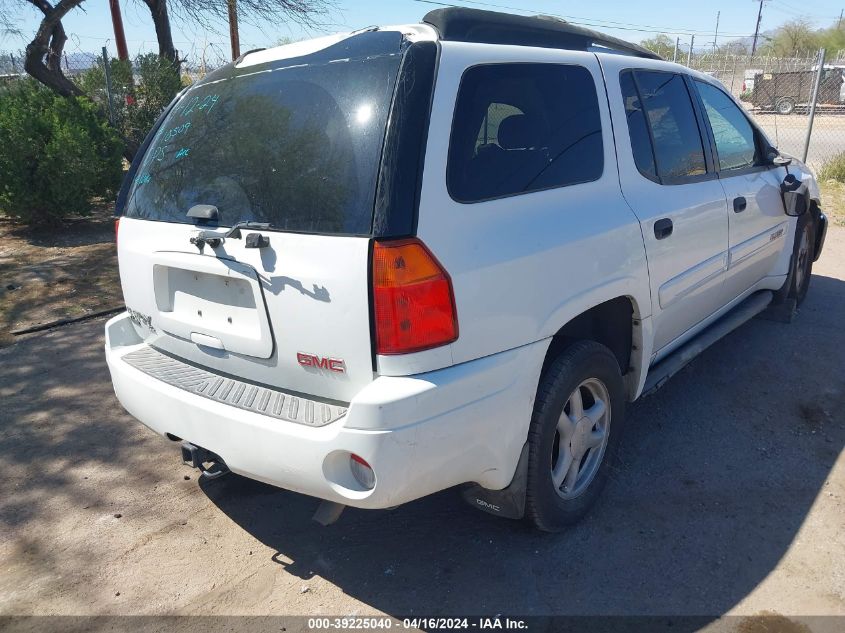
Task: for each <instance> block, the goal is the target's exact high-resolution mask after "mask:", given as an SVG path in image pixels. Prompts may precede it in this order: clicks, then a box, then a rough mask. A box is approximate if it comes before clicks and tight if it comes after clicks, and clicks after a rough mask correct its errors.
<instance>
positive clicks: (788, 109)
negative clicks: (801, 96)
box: [775, 97, 795, 116]
mask: <svg viewBox="0 0 845 633" xmlns="http://www.w3.org/2000/svg"><path fill="white" fill-rule="evenodd" d="M775 111H776V112H777V113H778V114H783V115H784V116H788V115H790V114H792V113H793V112H795V101H793V100H792V99H790V98H789V97H786V98H784V99H780V100H779V101H778V102H777V103H776V104H775Z"/></svg>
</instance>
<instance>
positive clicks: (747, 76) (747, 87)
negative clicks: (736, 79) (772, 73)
mask: <svg viewBox="0 0 845 633" xmlns="http://www.w3.org/2000/svg"><path fill="white" fill-rule="evenodd" d="M762 72H763V71H762V70H760V69H759V68H748V69H746V70H745V71H744V72H743V76H742V92H741V98H742V100H743V101H749V100H750V99H751V94H752V93H753V92H754V80H755V78H756V77H757V75H759V74H761V73H762Z"/></svg>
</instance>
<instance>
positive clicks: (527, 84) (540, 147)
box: [447, 64, 604, 202]
mask: <svg viewBox="0 0 845 633" xmlns="http://www.w3.org/2000/svg"><path fill="white" fill-rule="evenodd" d="M603 167H604V148H603V145H602V132H601V118H600V115H599V104H598V97H597V95H596V87H595V83H594V82H593V77H592V75H591V74H590V72H589V71H588V70H587V69H586V68H583V67H581V66H567V65H560V64H491V65H484V66H476V67H474V68H470V69H469V70H467V71H466V72H465V73H464V76H463V78H462V80H461V87H460V92H459V94H458V100H457V104H456V106H455V118H454V121H453V124H452V136H451V139H450V141H449V162H448V167H447V181H448V186H449V192H450V193H451V195H452V197H453V198H454V199H455V200H458V201H459V202H477V201H479V200H486V199H489V198H498V197H501V196H507V195H512V194H517V193H525V192H529V191H537V190H539V189H548V188H550V187H562V186H565V185H572V184H576V183H581V182H588V181H591V180H596V179H598V178H599V177H600V176H601V174H602V169H603Z"/></svg>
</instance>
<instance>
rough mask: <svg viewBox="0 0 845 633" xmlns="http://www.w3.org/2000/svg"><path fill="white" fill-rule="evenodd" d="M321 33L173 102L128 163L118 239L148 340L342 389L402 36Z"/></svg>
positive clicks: (364, 362)
mask: <svg viewBox="0 0 845 633" xmlns="http://www.w3.org/2000/svg"><path fill="white" fill-rule="evenodd" d="M325 41H326V47H325V48H320V49H319V50H316V51H313V50H311V49H312V48H313V46H312V47H311V48H309V47H306V49H308V50H311V52H309V53H308V54H305V55H301V54H299V53H301V52H302V50H301V47H297V46H295V45H291V47H292V48H291V49H290V50H292V51H294V52H295V53H296V54H297V55H299V56H296V57H287V58H286V57H285V55H284V50H287V49H288V47H282V49H278V50H279V51H282V53H279V52H278V51H276V52H271V51H266V52H262V53H256V54H253V55H248V56H247V57H246V58H245V59H244V60H243V61H242V62H241V63H240V65H233V66H229V67H226V68H224V69H222V70H221V71H218V72H216V73H214V74H213V75H211V76H209V77H208V78H207V79H206V80H205V81H203V82H200V83H199V84H197V85H195V86H193V87H192V88H191V89H189V90H188V91H187V92H186V93H185V94H184V95H183V96H182V97H181V98H180V100H179V101H178V102H177V103H176V104H174V106H173V107H172V108H171V109H170V111H169V113H168V114H167V116H166V118H165V119H164V120H163V121H162V123H161V125H160V127H159V128H158V130H157V132H156V134H155V136H154V137H153V138H152V139H151V140H150V142H149V144H148V148H147V149H146V152H145V155H144V157H143V158H142V159H141V160H140V161H139V162H138V163H137V165H133V169H132V171H131V172H130V173H131V177H132V183H131V185H130V187H129V189H128V192H127V194H126V200H127V202H126V205H125V212H124V214H123V216H124V217H122V219H121V222H120V226H119V239H118V254H119V262H120V274H121V283H122V286H123V291H124V296H125V300H126V305H127V307H128V309H129V310H130V315H131V316H132V317H133V322H134V323H135V327H136V330H137V331H138V332H139V334H141V335H142V336H143V337H144V339H145V341H146V342H147V343H148V344H150V345H152V346H154V347H156V348H157V349H159V350H161V351H163V352H165V353H167V354H170V355H173V356H176V357H179V358H182V359H185V360H187V361H189V362H191V363H195V364H197V365H200V366H202V367H205V368H208V369H209V370H211V371H214V372H217V373H219V374H223V375H229V376H232V377H236V378H239V379H242V380H247V381H251V382H255V383H258V384H263V385H268V386H273V387H279V388H281V389H284V390H286V391H289V392H298V393H301V394H303V395H308V396H312V397H315V398H318V399H326V400H335V401H339V402H341V403H342V402H348V401H350V400H351V399H352V397H353V396H354V395H355V394H356V393H357V392H358V391H359V390H360V389H361V388H362V387H364V386H365V385H366V384H368V383H369V382H371V381H372V380H373V379H374V372H373V352H372V343H371V331H370V300H369V298H370V289H369V286H370V283H369V259H370V250H369V249H370V241H371V238H372V235H373V209H374V200H375V192H376V186H377V180H378V176H379V168H380V164H381V157H382V148H383V145H384V139H385V130H386V128H387V120H388V114H389V112H390V108H391V103H392V99H393V93H394V87H395V83H396V77H397V75H398V72H399V66H400V63H401V60H402V54H403V51H404V48H403V36H402V34H401V33H399V32H397V31H389V32H388V31H385V32H368V33H363V34H358V35H352V36H349V37H347V38H345V39H340V40H338V38H337V37H334V38H327V39H326V40H325ZM317 44H319V41H316V43H315V44H314V46H317ZM297 51H298V52H297ZM250 60H252V61H250ZM197 205H201V208H203V209H204V210H205V214H204V215H203V217H201V218H199V217H196V216H197V213H192V214H191V215H190V216H189V215H188V212H189V211H190V210H191V209H192V208H195V207H196V208H200V207H198V206H197ZM242 223H250V224H251V226H248V227H245V228H242V229H241V230H240V232H239V233H236V234H234V235H230V236H228V237H225V239H224V240H222V242H221V243H215V240H211V241H208V240H206V241H205V242H203V241H202V240H201V239H200V240H197V238H198V237H200V234H201V233H202V234H203V235H206V236H208V235H209V234H210V235H213V236H215V237H216V236H221V237H222V236H224V235H225V234H226V233H227V232H228V228H229V227H232V226H234V225H236V224H242ZM259 224H260V225H261V226H258V225H259ZM250 234H255V235H250ZM258 236H262V237H263V238H266V239H267V240H268V243H266V244H263V243H261V244H259V243H256V242H255V238H257V237H258ZM192 238H193V241H192ZM247 238H250V239H251V241H248V239H247Z"/></svg>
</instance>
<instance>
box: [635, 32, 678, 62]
mask: <svg viewBox="0 0 845 633" xmlns="http://www.w3.org/2000/svg"><path fill="white" fill-rule="evenodd" d="M640 46H642V47H643V48H647V49H648V50H650V51H652V52H654V53H657V54H658V55H660V56H661V57H664V58H666V59H671V58H672V55H674V53H675V42H674V41H673V40H672V38H670V37H669V36H668V35H664V34H663V33H661V34H660V35H655V36H654V37H650V38H648V39H646V40H643V41H642V42H640Z"/></svg>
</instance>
